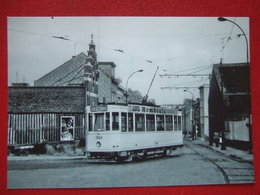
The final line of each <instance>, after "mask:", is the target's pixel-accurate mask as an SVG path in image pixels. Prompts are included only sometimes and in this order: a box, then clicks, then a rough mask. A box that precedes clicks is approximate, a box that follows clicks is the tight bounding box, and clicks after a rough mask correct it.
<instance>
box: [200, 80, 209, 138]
mask: <svg viewBox="0 0 260 195" xmlns="http://www.w3.org/2000/svg"><path fill="white" fill-rule="evenodd" d="M199 90H200V98H199V99H200V135H201V138H202V139H203V140H209V109H208V99H209V85H208V84H204V85H202V86H201V87H199Z"/></svg>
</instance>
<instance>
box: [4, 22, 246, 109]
mask: <svg viewBox="0 0 260 195" xmlns="http://www.w3.org/2000/svg"><path fill="white" fill-rule="evenodd" d="M227 19H229V20H232V21H234V22H235V23H237V24H238V25H239V26H240V27H241V28H242V29H243V30H244V32H245V33H246V35H247V38H248V39H249V18H248V17H227ZM241 33H242V32H241V31H240V29H239V28H238V27H237V26H235V25H233V24H232V23H231V22H227V21H226V22H219V21H218V20H217V17H8V85H11V83H14V82H27V83H29V84H30V85H31V86H33V83H34V80H37V79H39V78H41V77H42V76H44V75H45V74H47V73H48V72H50V71H52V70H53V69H55V68H57V67H58V66H60V65H62V64H63V63H65V62H66V61H68V60H70V59H71V58H72V56H74V55H77V54H79V53H81V52H84V53H86V52H87V50H88V44H89V43H90V41H91V34H93V39H94V43H95V44H96V52H97V59H98V61H100V62H102V61H111V62H114V63H115V64H116V71H115V74H116V77H119V78H121V79H122V83H121V85H122V86H123V87H124V88H126V81H127V78H128V77H129V75H130V74H131V73H133V72H135V71H137V70H140V69H142V70H143V72H138V73H136V74H134V75H133V76H131V78H130V79H129V82H128V88H131V89H134V90H139V91H140V92H141V93H142V95H146V93H147V91H148V89H149V86H150V83H151V81H152V78H153V76H154V74H155V72H156V69H157V67H159V69H158V72H157V74H156V75H155V79H154V82H153V85H152V86H151V89H150V91H149V94H148V96H149V99H155V101H156V103H157V104H159V105H161V104H182V103H183V100H184V98H190V99H191V98H192V94H193V96H194V98H198V97H199V89H198V88H197V87H199V86H201V85H203V84H208V83H209V77H208V76H194V77H190V76H189V77H188V76H178V77H176V76H171V77H169V76H165V74H174V75H176V74H192V73H193V74H203V75H207V74H210V73H211V71H212V65H213V64H216V63H219V62H220V59H221V58H222V61H223V63H239V62H246V41H245V38H244V36H240V35H241ZM53 36H56V37H63V38H65V39H58V38H54V37H53ZM67 39H68V40H67ZM118 50H123V52H119V51H118ZM169 87H170V89H169ZM175 87H183V88H179V89H176V88H175ZM184 87H189V88H188V91H189V92H190V93H188V92H184V89H185V88H184ZM191 87H192V88H191Z"/></svg>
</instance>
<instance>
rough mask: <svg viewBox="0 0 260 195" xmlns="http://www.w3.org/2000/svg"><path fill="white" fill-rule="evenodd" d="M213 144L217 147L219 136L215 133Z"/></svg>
mask: <svg viewBox="0 0 260 195" xmlns="http://www.w3.org/2000/svg"><path fill="white" fill-rule="evenodd" d="M214 142H215V144H216V147H218V146H219V134H218V133H217V132H215V133H214Z"/></svg>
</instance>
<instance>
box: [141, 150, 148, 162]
mask: <svg viewBox="0 0 260 195" xmlns="http://www.w3.org/2000/svg"><path fill="white" fill-rule="evenodd" d="M142 159H143V160H145V159H147V151H146V150H144V155H143V156H142Z"/></svg>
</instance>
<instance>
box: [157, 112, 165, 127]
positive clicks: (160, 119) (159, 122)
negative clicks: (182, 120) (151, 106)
mask: <svg viewBox="0 0 260 195" xmlns="http://www.w3.org/2000/svg"><path fill="white" fill-rule="evenodd" d="M156 123H157V131H164V116H163V115H157V116H156Z"/></svg>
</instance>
